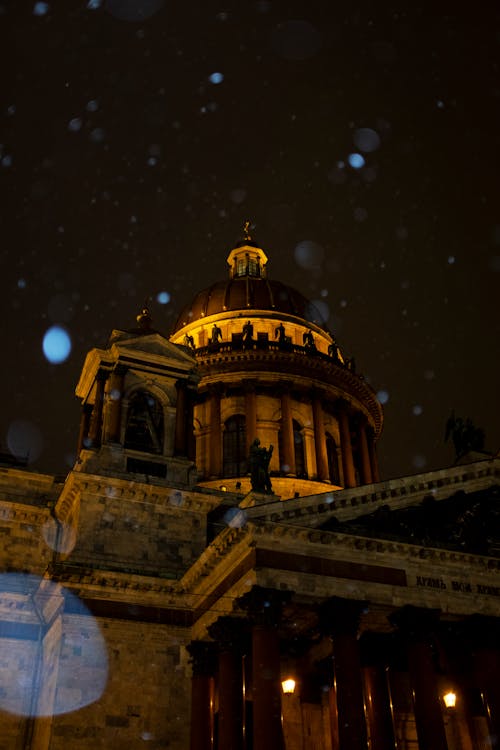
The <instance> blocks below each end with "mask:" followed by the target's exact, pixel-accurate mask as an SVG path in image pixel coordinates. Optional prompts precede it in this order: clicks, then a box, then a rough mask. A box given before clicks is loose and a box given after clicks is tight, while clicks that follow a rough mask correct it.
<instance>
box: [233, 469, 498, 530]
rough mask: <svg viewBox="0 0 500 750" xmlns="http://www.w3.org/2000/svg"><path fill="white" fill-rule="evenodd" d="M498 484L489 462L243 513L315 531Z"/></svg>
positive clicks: (495, 472)
mask: <svg viewBox="0 0 500 750" xmlns="http://www.w3.org/2000/svg"><path fill="white" fill-rule="evenodd" d="M499 480H500V459H492V460H490V461H478V462H476V463H474V464H467V465H464V466H454V467H451V468H449V469H444V470H443V469H441V470H438V471H432V472H426V473H425V474H417V475H414V476H411V477H405V478H403V479H390V480H388V481H385V482H379V483H377V484H368V485H363V486H362V487H354V488H352V489H342V490H333V491H331V492H324V493H321V494H318V495H312V496H309V497H301V498H298V499H295V498H294V499H291V500H286V501H284V502H274V503H267V504H266V505H265V506H260V507H257V506H256V507H255V508H248V509H246V512H247V514H248V517H249V518H250V519H260V520H262V521H273V522H278V521H280V522H281V521H282V522H285V523H287V524H300V525H304V524H305V523H307V525H308V526H310V527H312V528H316V527H317V526H320V525H322V524H324V523H325V522H326V521H328V520H329V519H330V518H332V517H335V518H337V519H338V520H340V521H344V520H350V519H354V518H356V517H357V516H362V515H363V516H364V515H366V514H367V513H372V512H373V511H375V510H377V508H379V507H381V506H382V505H389V507H390V508H391V509H399V508H405V507H408V506H410V505H415V504H417V503H418V502H420V501H421V500H422V499H423V498H424V497H426V496H427V495H432V497H433V498H434V499H435V500H441V499H444V498H448V497H450V495H452V494H453V493H454V492H457V491H458V490H462V491H464V492H473V491H476V490H479V489H486V488H488V487H491V486H493V485H494V484H498V482H499Z"/></svg>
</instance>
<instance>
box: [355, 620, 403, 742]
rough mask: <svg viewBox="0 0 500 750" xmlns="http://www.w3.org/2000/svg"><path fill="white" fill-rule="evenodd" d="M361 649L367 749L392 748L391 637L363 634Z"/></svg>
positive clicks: (380, 634) (379, 634)
mask: <svg viewBox="0 0 500 750" xmlns="http://www.w3.org/2000/svg"><path fill="white" fill-rule="evenodd" d="M360 648H361V661H362V664H363V669H362V672H363V684H364V695H365V710H366V722H367V725H368V731H369V736H370V750H394V748H395V747H396V739H395V736H394V724H393V716H392V710H391V699H390V695H389V686H388V682H387V659H388V654H389V652H390V650H391V636H390V635H386V634H382V633H366V634H365V635H363V637H362V638H361V641H360Z"/></svg>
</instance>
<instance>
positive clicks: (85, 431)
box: [76, 404, 92, 457]
mask: <svg viewBox="0 0 500 750" xmlns="http://www.w3.org/2000/svg"><path fill="white" fill-rule="evenodd" d="M91 414H92V404H83V406H82V416H81V418H80V431H79V433H78V446H77V449H76V455H77V457H78V455H79V454H80V451H81V450H82V449H83V448H87V447H88V446H87V445H85V443H86V440H88V435H89V429H90V417H91Z"/></svg>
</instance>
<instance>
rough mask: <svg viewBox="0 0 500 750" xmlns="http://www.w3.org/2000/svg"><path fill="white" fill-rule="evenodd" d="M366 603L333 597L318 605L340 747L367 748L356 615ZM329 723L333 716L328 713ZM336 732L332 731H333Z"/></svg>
mask: <svg viewBox="0 0 500 750" xmlns="http://www.w3.org/2000/svg"><path fill="white" fill-rule="evenodd" d="M365 607H366V602H360V601H356V600H354V599H342V598H340V597H336V596H335V597H332V598H331V599H328V600H327V601H326V602H324V603H323V604H322V605H321V608H320V627H321V630H322V631H323V633H325V635H329V636H330V637H331V639H332V661H333V669H334V679H335V697H336V708H337V717H338V725H337V726H338V742H339V749H340V750H367V747H368V745H367V736H366V724H365V714H364V705H363V688H362V678H361V667H360V656H359V645H358V640H357V631H358V627H359V618H360V616H361V613H362V611H363V610H364V608H365ZM331 721H332V724H333V723H334V722H335V715H331ZM333 734H334V735H335V731H334V732H333Z"/></svg>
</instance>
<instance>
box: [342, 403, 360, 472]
mask: <svg viewBox="0 0 500 750" xmlns="http://www.w3.org/2000/svg"><path fill="white" fill-rule="evenodd" d="M338 419H339V432H340V451H341V453H342V468H343V470H344V486H345V487H355V486H356V476H355V473H354V460H353V457H352V444H351V428H350V425H349V417H348V414H347V410H346V406H345V405H344V404H341V405H340V409H339V416H338Z"/></svg>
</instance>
